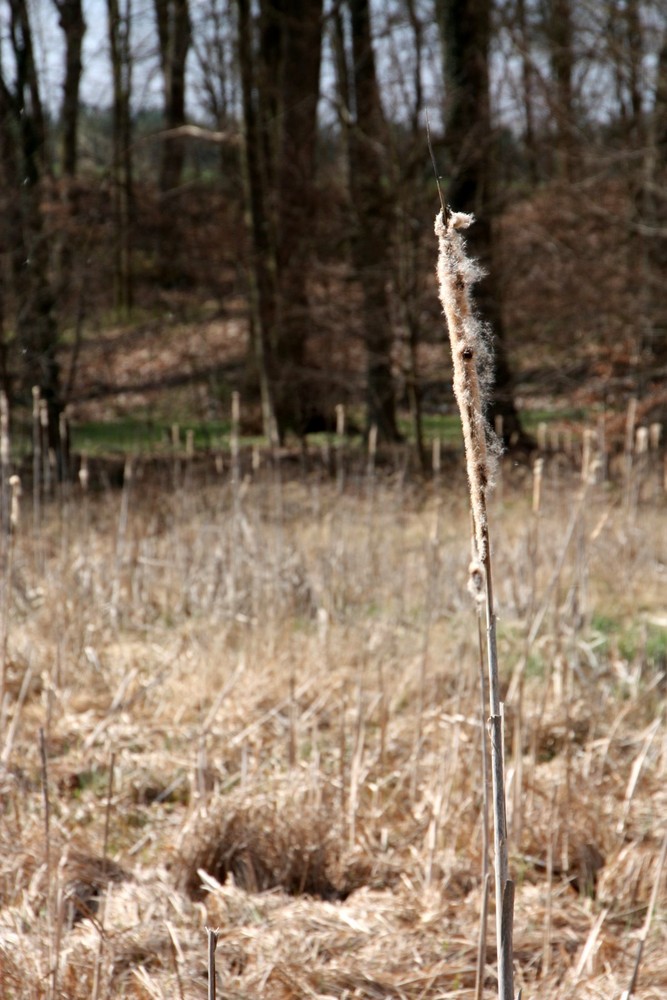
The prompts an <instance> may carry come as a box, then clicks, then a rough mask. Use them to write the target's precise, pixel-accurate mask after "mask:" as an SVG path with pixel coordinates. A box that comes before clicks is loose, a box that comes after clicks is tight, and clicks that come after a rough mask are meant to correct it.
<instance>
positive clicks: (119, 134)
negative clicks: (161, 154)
mask: <svg viewBox="0 0 667 1000" xmlns="http://www.w3.org/2000/svg"><path fill="white" fill-rule="evenodd" d="M121 3H122V0H120V2H119V0H107V13H108V33H109V48H110V51H111V72H112V79H113V133H112V145H113V152H112V165H111V169H112V181H111V183H112V195H113V217H114V228H115V234H114V237H115V242H114V286H115V296H114V297H115V303H116V308H117V309H118V310H119V311H120V312H121V313H123V314H128V313H129V311H130V310H131V308H132V249H131V234H130V223H131V205H132V200H133V199H132V119H131V113H130V97H131V93H132V53H131V51H130V25H131V22H132V0H125V3H124V6H123V9H122V10H121Z"/></svg>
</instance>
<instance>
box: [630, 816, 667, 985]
mask: <svg viewBox="0 0 667 1000" xmlns="http://www.w3.org/2000/svg"><path fill="white" fill-rule="evenodd" d="M666 860H667V833H665V836H664V837H663V838H662V848H661V850H660V857H659V859H658V870H657V872H656V874H655V878H654V880H653V890H652V892H651V898H650V900H649V904H648V909H647V911H646V919H645V920H644V926H643V927H642V929H641V931H640V934H639V946H638V948H637V957H636V959H635V964H634V968H633V970H632V977H631V979H630V984H629V986H628V988H627V990H625V991H624V992H623V994H622V995H621V1000H630V998H631V997H632V996H634V992H635V987H636V985H637V977H638V976H639V967H640V965H641V961H642V956H643V954H644V945H645V944H646V939H647V938H648V933H649V931H650V929H651V923H652V921H653V913H654V911H655V904H656V903H657V901H658V893H659V892H660V883H661V882H662V871H663V868H664V867H665V861H666Z"/></svg>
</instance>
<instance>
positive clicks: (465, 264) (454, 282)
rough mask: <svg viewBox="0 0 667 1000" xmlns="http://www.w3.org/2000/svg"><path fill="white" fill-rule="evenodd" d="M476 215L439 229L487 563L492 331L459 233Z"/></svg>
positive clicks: (442, 282)
mask: <svg viewBox="0 0 667 1000" xmlns="http://www.w3.org/2000/svg"><path fill="white" fill-rule="evenodd" d="M472 221H473V217H472V216H471V215H465V214H464V213H463V212H450V213H449V214H448V220H447V223H445V220H444V218H443V213H442V212H441V213H439V215H438V217H437V219H436V223H435V232H436V235H437V237H438V241H439V246H440V252H439V255H438V280H439V286H440V301H441V302H442V307H443V310H444V313H445V316H446V317H447V327H448V329H449V339H450V343H451V348H452V362H453V367H454V395H455V396H456V401H457V403H458V406H459V410H460V413H461V423H462V426H463V441H464V444H465V453H466V468H467V472H468V482H469V486H470V500H471V505H472V513H473V521H474V526H475V539H476V544H477V558H478V559H479V560H480V562H481V563H483V562H484V560H485V556H486V549H487V523H486V499H487V493H488V490H489V489H490V487H491V485H492V482H493V472H494V471H495V465H496V459H497V455H498V451H499V446H498V441H497V438H495V436H494V435H493V433H492V431H491V429H490V428H489V427H488V426H487V423H486V420H485V419H484V406H485V403H486V401H487V394H488V389H489V385H490V380H491V352H490V349H489V331H488V329H487V328H486V327H485V326H484V324H483V323H482V322H481V320H480V319H479V317H478V316H477V315H476V314H475V312H474V309H473V306H472V302H471V296H470V289H471V287H472V285H473V284H474V283H475V282H476V281H478V280H479V278H481V277H482V271H481V270H480V268H479V266H478V265H477V263H476V262H475V261H472V260H470V259H469V258H468V257H467V256H466V253H465V244H464V241H463V237H462V236H461V233H460V230H462V229H467V228H468V226H469V225H470V224H471V223H472Z"/></svg>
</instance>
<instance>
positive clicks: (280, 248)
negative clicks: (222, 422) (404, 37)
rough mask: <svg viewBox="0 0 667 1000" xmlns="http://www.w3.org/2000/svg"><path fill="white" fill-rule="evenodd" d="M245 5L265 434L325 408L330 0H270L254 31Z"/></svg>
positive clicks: (243, 51)
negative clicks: (318, 294) (321, 170)
mask: <svg viewBox="0 0 667 1000" xmlns="http://www.w3.org/2000/svg"><path fill="white" fill-rule="evenodd" d="M237 5H238V11H239V24H238V28H239V65H240V73H241V90H242V95H243V118H244V126H245V140H246V141H245V152H244V177H245V187H246V203H247V207H248V215H249V230H250V235H251V242H252V247H253V260H252V266H251V275H250V277H251V300H252V303H253V309H252V313H253V331H254V336H253V346H254V356H255V361H256V363H257V365H258V371H259V379H260V390H261V395H262V411H263V422H264V428H265V433H267V434H268V435H269V436H270V437H271V438H272V439H273V438H278V439H281V440H282V439H283V438H284V436H285V433H286V432H287V431H288V430H293V431H295V432H296V433H298V434H303V433H304V432H305V430H306V428H307V425H308V421H309V418H310V417H311V415H312V411H313V410H318V411H319V408H320V403H319V398H318V396H317V394H316V392H315V390H314V385H313V381H312V378H311V376H310V375H309V374H308V373H307V372H306V370H305V348H306V342H307V337H308V334H309V332H310V329H311V322H310V302H309V293H308V282H309V275H310V270H311V265H310V259H311V254H312V246H313V238H314V226H313V223H314V219H315V214H316V211H317V198H316V194H315V172H316V145H317V143H316V140H317V104H318V99H319V78H320V53H321V39H322V0H310V2H308V0H262V3H261V4H260V8H259V21H258V25H257V33H256V34H255V32H253V24H252V21H251V15H250V5H249V3H248V0H237ZM253 40H254V44H253Z"/></svg>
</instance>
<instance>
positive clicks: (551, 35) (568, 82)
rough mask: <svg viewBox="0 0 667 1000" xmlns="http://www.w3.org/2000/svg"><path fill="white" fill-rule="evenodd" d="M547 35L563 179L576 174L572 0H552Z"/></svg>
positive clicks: (549, 7)
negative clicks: (574, 166)
mask: <svg viewBox="0 0 667 1000" xmlns="http://www.w3.org/2000/svg"><path fill="white" fill-rule="evenodd" d="M547 16H548V21H547V37H548V41H549V59H550V61H551V72H552V74H553V78H554V99H553V113H554V118H555V120H556V130H557V136H556V157H557V159H556V165H557V170H558V173H559V175H560V176H561V177H562V178H563V179H564V180H571V179H572V176H573V155H574V145H575V143H574V137H575V122H574V91H573V81H574V28H573V24H572V5H571V0H550V2H549V5H548V15H547Z"/></svg>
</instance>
